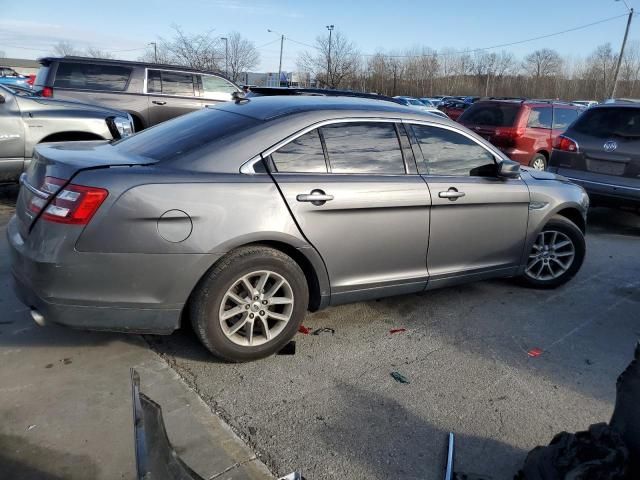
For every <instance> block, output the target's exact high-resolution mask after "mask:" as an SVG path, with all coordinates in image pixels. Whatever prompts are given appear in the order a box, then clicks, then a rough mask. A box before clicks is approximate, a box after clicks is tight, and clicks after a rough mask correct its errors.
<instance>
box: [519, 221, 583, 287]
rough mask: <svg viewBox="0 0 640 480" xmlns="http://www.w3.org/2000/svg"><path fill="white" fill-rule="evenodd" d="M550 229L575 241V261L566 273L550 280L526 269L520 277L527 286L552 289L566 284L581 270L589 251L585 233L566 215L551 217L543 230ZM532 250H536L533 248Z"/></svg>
mask: <svg viewBox="0 0 640 480" xmlns="http://www.w3.org/2000/svg"><path fill="white" fill-rule="evenodd" d="M550 230H553V231H557V232H561V233H563V234H565V235H566V236H567V237H568V238H569V239H570V240H571V242H572V243H573V247H574V249H575V254H574V257H573V262H572V263H571V265H570V266H569V268H568V269H567V270H566V271H565V272H564V273H562V274H561V275H560V276H558V277H557V278H554V279H549V280H540V279H536V278H532V277H531V276H529V275H528V274H527V273H526V271H525V273H523V274H522V276H521V277H520V282H521V283H522V284H523V285H525V286H527V287H532V288H539V289H550V288H556V287H559V286H560V285H564V284H565V283H567V282H568V281H569V280H571V279H572V278H573V277H574V276H575V274H576V273H578V270H580V267H581V266H582V263H583V262H584V256H585V253H586V251H587V247H586V243H585V240H584V234H583V233H582V231H581V230H580V229H579V228H578V227H577V226H576V224H575V223H573V222H572V221H571V220H569V219H567V218H565V217H562V216H560V215H554V216H553V217H552V218H551V220H549V222H547V224H546V225H545V226H544V228H543V229H542V231H543V232H544V231H550ZM531 252H534V249H533V248H532V250H531ZM527 261H528V260H527Z"/></svg>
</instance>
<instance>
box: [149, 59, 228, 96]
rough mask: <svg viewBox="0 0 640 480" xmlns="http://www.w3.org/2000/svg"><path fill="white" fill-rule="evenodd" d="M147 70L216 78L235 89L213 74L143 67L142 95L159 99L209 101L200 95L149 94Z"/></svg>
mask: <svg viewBox="0 0 640 480" xmlns="http://www.w3.org/2000/svg"><path fill="white" fill-rule="evenodd" d="M149 70H153V71H156V72H171V73H186V74H189V75H200V76H201V77H216V78H220V79H222V80H224V81H225V82H228V83H229V85H231V86H232V87H234V88H235V86H234V85H233V82H231V81H230V80H227V79H226V78H224V77H221V76H220V75H216V74H215V73H201V72H194V71H189V70H174V69H172V68H153V67H152V68H149V67H145V69H144V81H143V82H142V93H144V94H145V95H157V96H160V97H174V98H175V97H177V98H204V99H205V100H211V99H207V98H206V97H203V96H202V95H198V96H195V95H194V96H191V97H190V96H189V95H171V94H168V93H156V92H149V91H148V90H147V80H148V79H149ZM236 91H238V92H239V91H240V90H236ZM198 93H199V92H198Z"/></svg>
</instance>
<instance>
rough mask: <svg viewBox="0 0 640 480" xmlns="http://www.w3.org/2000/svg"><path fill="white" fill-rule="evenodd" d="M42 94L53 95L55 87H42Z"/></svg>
mask: <svg viewBox="0 0 640 480" xmlns="http://www.w3.org/2000/svg"><path fill="white" fill-rule="evenodd" d="M40 95H42V96H43V97H53V88H51V87H42V91H41V92H40Z"/></svg>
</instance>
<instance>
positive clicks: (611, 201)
mask: <svg viewBox="0 0 640 480" xmlns="http://www.w3.org/2000/svg"><path fill="white" fill-rule="evenodd" d="M549 171H552V172H557V173H560V174H561V175H564V176H566V177H567V178H569V179H571V181H573V182H575V183H578V184H580V185H582V186H583V187H584V188H585V189H586V190H587V192H589V195H590V196H591V197H592V199H593V203H594V204H600V205H609V206H616V207H619V206H625V207H627V206H628V207H632V208H635V209H636V210H638V211H639V212H640V103H638V104H632V103H629V104H617V105H616V104H613V105H599V106H596V107H591V108H590V109H589V110H587V111H586V112H585V113H584V114H582V116H581V117H580V118H578V120H577V121H576V122H575V123H573V124H572V125H571V126H570V127H569V128H568V130H567V131H566V132H565V133H564V134H562V135H560V136H559V137H558V138H557V139H556V142H555V145H554V148H553V152H552V154H551V160H550V162H549Z"/></svg>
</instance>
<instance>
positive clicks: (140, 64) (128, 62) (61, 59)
mask: <svg viewBox="0 0 640 480" xmlns="http://www.w3.org/2000/svg"><path fill="white" fill-rule="evenodd" d="M38 61H39V62H40V64H41V65H45V66H48V65H49V64H51V63H53V62H76V63H91V64H96V63H98V64H108V65H122V66H128V67H147V68H155V69H159V70H162V69H165V70H183V71H187V72H195V73H206V74H209V75H217V76H219V77H223V78H226V77H225V76H224V75H223V74H221V73H220V72H214V71H211V70H200V69H197V68H191V67H188V66H185V65H170V64H164V63H153V62H140V61H133V60H115V59H112V58H94V57H80V56H76V55H65V56H64V57H42V58H39V59H38Z"/></svg>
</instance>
